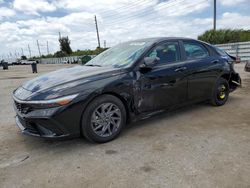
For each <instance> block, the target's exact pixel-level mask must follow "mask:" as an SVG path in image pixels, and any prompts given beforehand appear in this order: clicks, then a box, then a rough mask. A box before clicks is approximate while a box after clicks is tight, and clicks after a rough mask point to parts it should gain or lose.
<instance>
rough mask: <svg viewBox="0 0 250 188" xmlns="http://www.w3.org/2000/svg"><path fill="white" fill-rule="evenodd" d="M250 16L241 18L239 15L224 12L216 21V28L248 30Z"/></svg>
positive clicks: (249, 27)
mask: <svg viewBox="0 0 250 188" xmlns="http://www.w3.org/2000/svg"><path fill="white" fill-rule="evenodd" d="M249 23H250V16H243V15H241V14H239V13H232V12H225V13H223V15H222V18H221V19H220V20H218V26H219V27H220V28H232V29H236V28H240V29H250V25H249Z"/></svg>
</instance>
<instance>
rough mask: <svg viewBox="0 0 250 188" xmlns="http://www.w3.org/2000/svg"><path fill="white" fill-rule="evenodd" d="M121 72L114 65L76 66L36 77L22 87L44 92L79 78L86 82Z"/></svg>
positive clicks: (31, 90)
mask: <svg viewBox="0 0 250 188" xmlns="http://www.w3.org/2000/svg"><path fill="white" fill-rule="evenodd" d="M120 72H121V70H120V69H115V68H112V67H91V66H74V67H71V68H64V69H60V70H57V71H54V72H51V73H48V74H45V75H42V76H39V77H36V78H34V79H32V80H30V81H28V82H26V83H25V84H24V85H23V86H22V87H23V88H24V89H25V90H28V91H30V92H31V93H33V92H42V91H43V90H46V89H49V88H54V87H57V86H59V85H64V84H69V83H72V82H75V81H78V80H81V81H82V82H84V83H86V82H90V81H94V80H99V79H103V78H105V77H110V76H112V75H116V74H119V73H120Z"/></svg>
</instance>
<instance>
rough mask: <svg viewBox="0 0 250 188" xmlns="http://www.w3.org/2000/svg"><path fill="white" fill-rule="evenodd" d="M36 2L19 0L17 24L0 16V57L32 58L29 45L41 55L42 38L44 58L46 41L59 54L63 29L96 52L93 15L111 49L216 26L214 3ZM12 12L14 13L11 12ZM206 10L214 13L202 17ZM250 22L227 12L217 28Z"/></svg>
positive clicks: (77, 45)
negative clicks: (213, 17)
mask: <svg viewBox="0 0 250 188" xmlns="http://www.w3.org/2000/svg"><path fill="white" fill-rule="evenodd" d="M0 1H1V0H0ZM235 1H240V0H235ZM34 2H35V3H34ZM34 2H31V1H30V0H22V1H21V0H15V1H14V2H13V8H14V10H17V13H16V14H17V16H18V17H17V18H16V20H13V21H10V20H7V21H6V20H4V19H5V17H2V18H3V20H4V21H2V22H1V23H0V35H1V37H0V55H1V54H8V53H9V52H12V53H13V52H14V51H19V52H20V51H21V48H23V50H24V53H25V55H28V48H27V45H28V44H29V45H30V47H31V53H32V55H38V50H37V45H36V40H39V43H40V48H41V52H42V54H47V52H46V42H47V41H48V42H49V48H50V51H51V52H55V51H57V50H59V42H58V32H59V31H60V32H61V34H62V35H63V36H66V35H68V36H69V39H70V40H71V47H72V49H73V50H77V49H89V48H92V49H93V48H95V47H96V46H97V39H96V31H95V23H94V15H97V18H98V25H99V32H100V38H101V44H103V41H104V40H106V41H107V45H108V46H113V45H115V44H117V43H119V42H123V41H128V40H133V39H138V38H146V37H157V36H182V37H191V38H196V37H197V36H198V35H199V34H201V33H203V32H204V31H205V30H208V29H211V28H212V26H213V22H212V12H211V10H212V9H211V8H212V1H211V0H207V1H206V0H193V1H188V0H169V1H161V2H160V1H158V0H144V1H142V0H140V1H139V0H138V1H131V0H109V1H101V0H91V1H79V0H55V1H51V0H48V1H45V0H37V1H34ZM37 2H38V3H37ZM10 10H11V9H10ZM14 10H13V9H12V11H13V12H15V11H14ZM57 10H60V11H61V12H63V16H59V14H58V16H55V15H57V14H56V13H57ZM20 11H21V12H20ZM51 11H55V13H53V17H52V16H46V15H47V14H45V13H44V12H51ZM208 11H209V12H211V14H208V15H207V14H203V13H204V12H206V13H207V12H208ZM22 12H24V13H25V14H26V15H25V17H20V14H21V13H22ZM0 14H1V11H0ZM27 14H31V15H27ZM33 15H37V16H33ZM21 16H23V15H22V14H21ZM0 18H1V16H0ZM249 23H250V15H249V16H247V15H245V16H244V15H242V14H240V13H235V12H225V13H224V14H222V15H221V16H218V20H217V24H218V26H217V27H218V28H245V29H250V28H249V27H250V26H249Z"/></svg>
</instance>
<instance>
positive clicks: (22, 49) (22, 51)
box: [21, 48, 24, 56]
mask: <svg viewBox="0 0 250 188" xmlns="http://www.w3.org/2000/svg"><path fill="white" fill-rule="evenodd" d="M21 52H22V56H23V55H24V54H23V48H21Z"/></svg>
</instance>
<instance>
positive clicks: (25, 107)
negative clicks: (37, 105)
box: [14, 101, 33, 114]
mask: <svg viewBox="0 0 250 188" xmlns="http://www.w3.org/2000/svg"><path fill="white" fill-rule="evenodd" d="M14 103H15V106H16V109H17V110H18V111H19V112H21V113H22V114H27V113H29V112H31V111H32V110H33V108H32V107H31V106H30V105H28V104H24V103H19V102H17V101H14Z"/></svg>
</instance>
